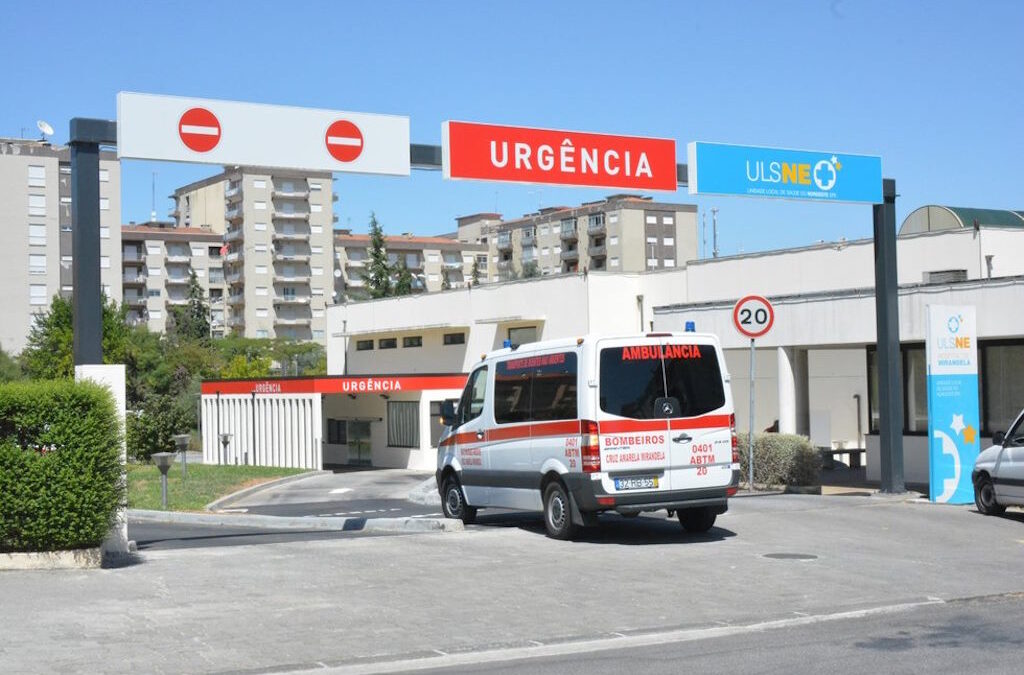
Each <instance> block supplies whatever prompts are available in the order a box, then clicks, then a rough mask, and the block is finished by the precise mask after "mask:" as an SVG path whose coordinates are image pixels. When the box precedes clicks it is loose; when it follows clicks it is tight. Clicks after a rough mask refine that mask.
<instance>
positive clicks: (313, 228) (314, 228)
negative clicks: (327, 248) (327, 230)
mask: <svg viewBox="0 0 1024 675" xmlns="http://www.w3.org/2000/svg"><path fill="white" fill-rule="evenodd" d="M323 231H324V228H323V226H322V225H310V226H309V232H310V234H323Z"/></svg>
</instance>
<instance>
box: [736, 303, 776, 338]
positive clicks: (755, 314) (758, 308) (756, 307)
mask: <svg viewBox="0 0 1024 675" xmlns="http://www.w3.org/2000/svg"><path fill="white" fill-rule="evenodd" d="M732 323H733V325H734V326H736V330H738V331H739V332H740V333H742V334H743V335H746V336H747V337H748V338H750V339H751V340H753V339H754V338H759V337H763V336H764V335H766V334H767V333H768V331H770V330H771V329H772V324H774V323H775V310H774V309H772V303H770V302H768V299H767V298H764V297H761V296H760V295H748V296H747V297H745V298H742V299H741V300H740V301H739V302H737V303H736V306H735V307H733V308H732Z"/></svg>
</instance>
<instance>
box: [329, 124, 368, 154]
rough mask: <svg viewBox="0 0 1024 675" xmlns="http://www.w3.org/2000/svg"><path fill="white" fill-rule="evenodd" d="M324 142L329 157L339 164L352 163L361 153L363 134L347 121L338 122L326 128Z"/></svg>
mask: <svg viewBox="0 0 1024 675" xmlns="http://www.w3.org/2000/svg"><path fill="white" fill-rule="evenodd" d="M324 142H325V143H326V144H327V152H329V153H331V157H333V158H334V159H336V160H338V161H339V162H352V161H355V159H356V158H357V157H359V154H360V153H362V151H363V132H361V131H360V130H359V127H357V126H356V125H354V124H352V123H351V122H349V121H348V120H338V121H337V122H334V123H333V124H331V126H329V127H327V134H326V135H325V136H324Z"/></svg>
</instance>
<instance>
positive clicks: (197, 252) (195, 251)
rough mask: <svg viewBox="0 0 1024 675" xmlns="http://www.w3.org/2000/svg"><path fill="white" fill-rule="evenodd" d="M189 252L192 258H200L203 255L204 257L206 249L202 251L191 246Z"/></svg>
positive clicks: (200, 248)
mask: <svg viewBox="0 0 1024 675" xmlns="http://www.w3.org/2000/svg"><path fill="white" fill-rule="evenodd" d="M189 250H190V251H192V257H193V258H201V257H203V256H204V255H206V249H204V248H202V247H196V246H193V247H192V248H190V249H189Z"/></svg>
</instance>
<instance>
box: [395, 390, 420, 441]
mask: <svg viewBox="0 0 1024 675" xmlns="http://www.w3.org/2000/svg"><path fill="white" fill-rule="evenodd" d="M419 445H420V404H419V401H388V446H389V447H392V448H418V447H419Z"/></svg>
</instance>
